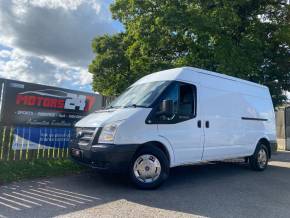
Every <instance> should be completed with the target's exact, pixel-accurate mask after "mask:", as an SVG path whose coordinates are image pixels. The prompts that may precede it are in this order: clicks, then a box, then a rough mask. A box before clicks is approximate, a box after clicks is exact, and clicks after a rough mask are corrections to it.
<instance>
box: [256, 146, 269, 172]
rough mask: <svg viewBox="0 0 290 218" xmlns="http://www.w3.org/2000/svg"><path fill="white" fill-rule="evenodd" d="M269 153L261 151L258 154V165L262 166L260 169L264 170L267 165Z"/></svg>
mask: <svg viewBox="0 0 290 218" xmlns="http://www.w3.org/2000/svg"><path fill="white" fill-rule="evenodd" d="M267 159H268V158H267V152H266V151H265V149H263V148H262V149H261V150H260V151H259V152H258V164H259V166H260V168H264V167H265V166H266V164H267Z"/></svg>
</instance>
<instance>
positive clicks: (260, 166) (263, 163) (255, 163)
mask: <svg viewBox="0 0 290 218" xmlns="http://www.w3.org/2000/svg"><path fill="white" fill-rule="evenodd" d="M268 161H269V151H268V148H267V146H266V145H264V144H262V143H260V144H258V146H257V148H256V151H255V153H254V154H253V155H252V156H250V157H249V163H250V167H251V169H253V170H256V171H263V170H265V169H266V168H267V166H268Z"/></svg>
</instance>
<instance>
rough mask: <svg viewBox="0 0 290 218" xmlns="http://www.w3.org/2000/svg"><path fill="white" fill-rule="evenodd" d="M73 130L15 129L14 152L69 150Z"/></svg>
mask: <svg viewBox="0 0 290 218" xmlns="http://www.w3.org/2000/svg"><path fill="white" fill-rule="evenodd" d="M72 133H73V128H59V127H58V128H57V127H15V129H14V136H13V144H12V149H13V150H27V149H29V150H31V149H43V148H67V147H68V144H69V141H70V138H71V136H72Z"/></svg>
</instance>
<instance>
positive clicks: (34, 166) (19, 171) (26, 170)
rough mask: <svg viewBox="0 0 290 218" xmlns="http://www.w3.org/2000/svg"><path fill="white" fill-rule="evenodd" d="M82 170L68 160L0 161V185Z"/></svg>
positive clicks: (82, 168)
mask: <svg viewBox="0 0 290 218" xmlns="http://www.w3.org/2000/svg"><path fill="white" fill-rule="evenodd" d="M82 170H84V167H81V166H79V165H77V164H75V163H73V162H72V161H71V160H69V159H65V160H33V161H0V185H1V184H4V183H9V182H13V181H19V180H23V179H35V178H41V177H51V176H60V175H68V174H73V173H79V172H81V171H82Z"/></svg>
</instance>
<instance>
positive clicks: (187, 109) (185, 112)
mask: <svg viewBox="0 0 290 218" xmlns="http://www.w3.org/2000/svg"><path fill="white" fill-rule="evenodd" d="M194 97H195V90H194V86H193V85H188V84H180V89H179V99H180V100H179V111H178V115H179V118H180V119H189V118H191V117H192V116H193V115H194V112H195V111H194V110H195V103H194Z"/></svg>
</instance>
